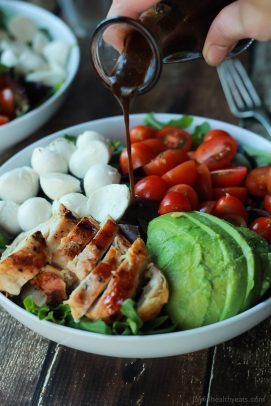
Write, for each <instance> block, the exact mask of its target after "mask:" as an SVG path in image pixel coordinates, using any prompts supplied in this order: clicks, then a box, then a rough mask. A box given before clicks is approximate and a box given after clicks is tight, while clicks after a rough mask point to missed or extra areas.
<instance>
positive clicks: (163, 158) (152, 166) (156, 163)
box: [143, 149, 187, 176]
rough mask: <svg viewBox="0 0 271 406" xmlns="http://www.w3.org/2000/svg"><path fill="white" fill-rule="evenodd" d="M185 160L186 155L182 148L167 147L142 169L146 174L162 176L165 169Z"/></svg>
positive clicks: (167, 169)
mask: <svg viewBox="0 0 271 406" xmlns="http://www.w3.org/2000/svg"><path fill="white" fill-rule="evenodd" d="M186 160H187V156H186V154H185V152H183V151H182V150H180V149H167V150H166V151H164V152H161V154H159V155H157V156H156V157H155V158H154V159H153V160H152V161H151V162H149V163H148V164H147V165H145V166H144V168H143V170H144V172H145V173H146V174H147V175H158V176H163V175H164V174H165V173H166V172H167V171H169V170H170V169H172V168H174V167H175V166H177V165H178V164H181V163H183V162H184V161H186Z"/></svg>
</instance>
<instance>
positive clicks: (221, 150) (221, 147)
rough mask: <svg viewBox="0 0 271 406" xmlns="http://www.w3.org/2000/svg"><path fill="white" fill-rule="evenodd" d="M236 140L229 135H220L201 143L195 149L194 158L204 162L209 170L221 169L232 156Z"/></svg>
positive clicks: (234, 152) (235, 150) (235, 148)
mask: <svg viewBox="0 0 271 406" xmlns="http://www.w3.org/2000/svg"><path fill="white" fill-rule="evenodd" d="M236 152H237V142H236V141H235V140H234V139H233V138H232V137H230V136H226V135H223V136H222V135H221V136H219V137H217V139H216V138H213V139H212V140H210V141H206V142H204V143H203V144H201V145H200V146H199V147H198V148H197V149H196V151H195V157H196V160H197V161H198V162H199V163H201V164H206V165H207V166H208V168H209V169H210V170H211V171H214V170H216V169H223V168H225V166H227V165H228V164H229V163H230V162H231V161H232V159H233V158H234V156H235V154H236Z"/></svg>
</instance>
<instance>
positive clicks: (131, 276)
mask: <svg viewBox="0 0 271 406" xmlns="http://www.w3.org/2000/svg"><path fill="white" fill-rule="evenodd" d="M149 261H150V258H149V253H148V251H147V248H146V246H145V244H144V241H143V240H142V239H140V238H138V239H137V240H136V241H135V242H134V243H133V244H132V245H131V247H130V248H129V250H128V251H127V255H126V258H125V259H124V261H123V262H122V263H121V264H120V266H119V267H118V269H117V271H116V272H115V273H114V275H113V277H112V278H111V280H110V282H109V284H108V287H107V288H106V290H105V292H104V293H103V295H102V296H101V298H100V299H99V300H98V301H97V303H95V304H94V306H92V307H91V308H90V309H89V311H88V312H87V313H86V316H87V317H88V318H89V319H91V320H99V319H102V320H105V321H107V322H110V321H112V318H113V317H115V316H119V315H120V310H121V304H122V303H123V301H124V300H126V299H128V298H131V297H134V295H135V293H136V290H137V287H138V284H139V280H140V276H141V274H142V272H144V271H145V269H146V267H147V266H148V264H149Z"/></svg>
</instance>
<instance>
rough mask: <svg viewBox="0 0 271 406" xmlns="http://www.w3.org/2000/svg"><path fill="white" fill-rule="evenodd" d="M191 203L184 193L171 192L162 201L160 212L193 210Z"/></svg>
mask: <svg viewBox="0 0 271 406" xmlns="http://www.w3.org/2000/svg"><path fill="white" fill-rule="evenodd" d="M191 210H192V208H191V204H190V202H189V200H188V199H187V197H185V195H184V194H182V193H178V192H169V193H167V194H166V196H165V197H164V199H163V200H162V202H161V203H160V206H159V210H158V213H159V214H166V213H172V212H175V211H191Z"/></svg>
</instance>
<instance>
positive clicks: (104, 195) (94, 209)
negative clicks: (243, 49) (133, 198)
mask: <svg viewBox="0 0 271 406" xmlns="http://www.w3.org/2000/svg"><path fill="white" fill-rule="evenodd" d="M129 202H130V191H129V188H128V187H127V186H126V185H106V186H103V187H101V188H100V189H98V190H96V191H95V192H94V193H92V195H91V196H90V198H89V200H88V212H89V214H90V215H91V216H92V217H94V218H95V219H96V220H97V221H99V222H103V221H105V219H106V217H107V216H111V217H112V218H113V219H114V220H119V219H120V218H121V217H122V216H123V214H124V212H125V210H126V209H127V208H128V206H129Z"/></svg>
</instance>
